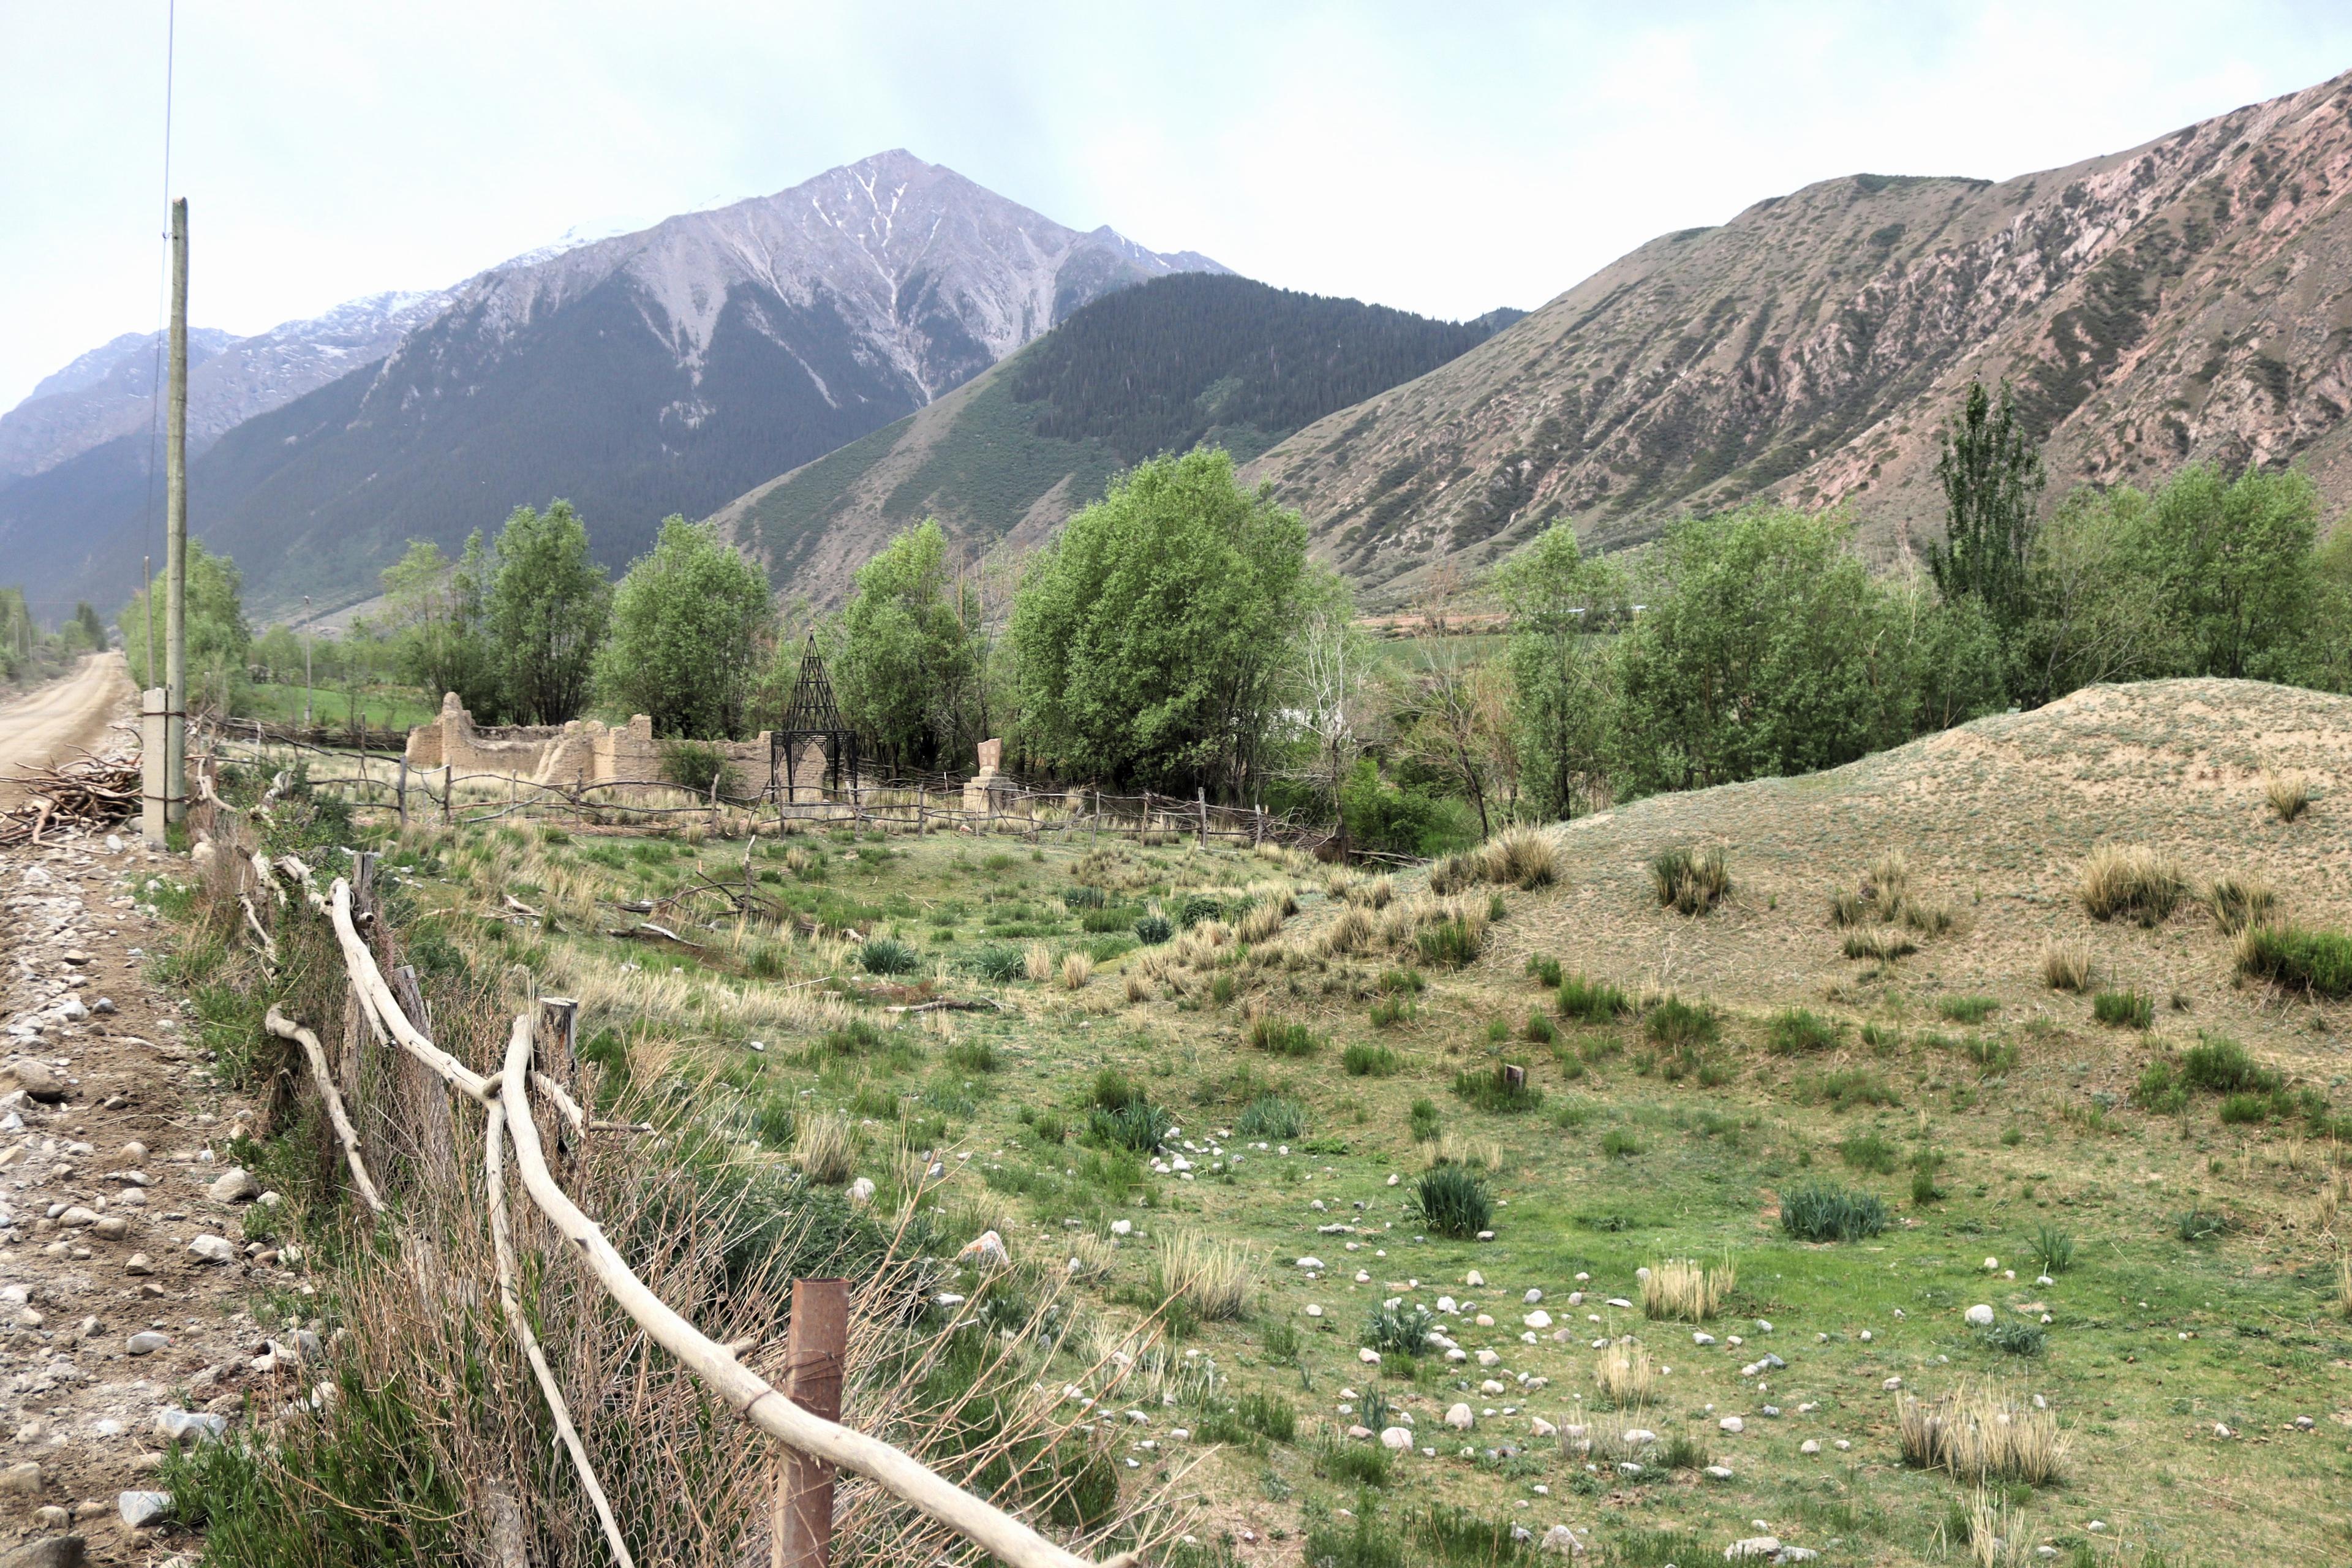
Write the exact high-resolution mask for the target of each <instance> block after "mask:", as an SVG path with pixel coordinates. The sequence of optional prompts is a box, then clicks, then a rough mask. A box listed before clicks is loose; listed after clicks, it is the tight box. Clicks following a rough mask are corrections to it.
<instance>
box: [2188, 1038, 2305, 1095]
mask: <svg viewBox="0 0 2352 1568" xmlns="http://www.w3.org/2000/svg"><path fill="white" fill-rule="evenodd" d="M2180 1081H2181V1083H2182V1084H2183V1085H2184V1086H2185V1087H2187V1088H2189V1089H2203V1090H2205V1091H2206V1092H2207V1093H2209V1094H2263V1095H2268V1094H2273V1093H2276V1092H2277V1091H2278V1090H2279V1089H2281V1088H2283V1087H2284V1084H2285V1081H2286V1080H2285V1079H2283V1078H2281V1077H2280V1076H2279V1075H2278V1073H2276V1072H2275V1071H2273V1070H2272V1069H2271V1068H2265V1067H2263V1066H2262V1065H2260V1064H2259V1063H2257V1062H2256V1061H2255V1060H2254V1058H2252V1057H2250V1056H2248V1055H2247V1054H2246V1047H2243V1046H2242V1045H2240V1044H2238V1042H2237V1041H2235V1040H2232V1039H2229V1038H2227V1037H2223V1036H2221V1035H2200V1037H2198V1040H2197V1043H2196V1044H2195V1045H2193V1046H2191V1047H2189V1048H2188V1049H2187V1050H2185V1051H2183V1052H2181V1053H2180Z"/></svg>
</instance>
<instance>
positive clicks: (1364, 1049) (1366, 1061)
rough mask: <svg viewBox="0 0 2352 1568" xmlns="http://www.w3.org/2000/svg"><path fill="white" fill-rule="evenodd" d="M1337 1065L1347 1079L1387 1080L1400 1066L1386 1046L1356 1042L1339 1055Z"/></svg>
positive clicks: (1396, 1058)
mask: <svg viewBox="0 0 2352 1568" xmlns="http://www.w3.org/2000/svg"><path fill="white" fill-rule="evenodd" d="M1339 1065H1340V1066H1341V1067H1342V1068H1346V1069H1347V1073H1348V1076H1349V1078H1388V1077H1390V1076H1391V1075H1392V1074H1393V1073H1395V1071H1396V1070H1397V1068H1398V1067H1399V1066H1400V1065H1401V1064H1400V1061H1399V1058H1398V1057H1397V1054H1396V1053H1395V1052H1394V1051H1392V1050H1391V1049H1389V1048H1388V1047H1386V1046H1375V1045H1370V1044H1368V1043H1367V1042H1365V1041H1361V1040H1359V1041H1356V1042H1355V1043H1353V1044H1351V1045H1349V1047H1348V1048H1347V1049H1346V1050H1344V1051H1341V1052H1340V1053H1339Z"/></svg>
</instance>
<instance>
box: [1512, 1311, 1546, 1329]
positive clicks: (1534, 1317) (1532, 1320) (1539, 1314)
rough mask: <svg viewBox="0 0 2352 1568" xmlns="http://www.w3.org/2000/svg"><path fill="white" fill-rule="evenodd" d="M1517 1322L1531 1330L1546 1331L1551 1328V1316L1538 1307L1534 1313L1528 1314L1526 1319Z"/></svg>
mask: <svg viewBox="0 0 2352 1568" xmlns="http://www.w3.org/2000/svg"><path fill="white" fill-rule="evenodd" d="M1519 1321H1521V1322H1522V1323H1525V1324H1526V1325H1527V1326H1528V1327H1529V1328H1531V1329H1548V1328H1550V1327H1551V1314H1550V1313H1549V1312H1547V1311H1545V1310H1543V1309H1542V1308H1541V1307H1538V1308H1537V1309H1536V1310H1534V1311H1532V1312H1529V1313H1528V1315H1527V1316H1526V1317H1524V1318H1521V1319H1520V1320H1519Z"/></svg>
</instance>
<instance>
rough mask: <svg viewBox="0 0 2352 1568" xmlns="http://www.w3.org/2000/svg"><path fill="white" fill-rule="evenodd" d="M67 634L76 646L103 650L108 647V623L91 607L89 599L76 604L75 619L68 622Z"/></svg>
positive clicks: (97, 650) (95, 650) (96, 650)
mask: <svg viewBox="0 0 2352 1568" xmlns="http://www.w3.org/2000/svg"><path fill="white" fill-rule="evenodd" d="M66 635H67V637H68V638H69V639H70V641H71V643H72V645H73V646H75V647H84V648H88V649H89V650H90V651H92V652H94V653H95V652H102V651H104V649H105V647H106V623H105V622H104V621H102V620H100V619H99V616H98V612H97V611H96V610H94V609H92V608H90V605H89V600H87V599H84V600H82V601H81V602H80V603H79V604H77V605H74V613H73V619H72V620H71V621H69V622H68V623H67V624H66Z"/></svg>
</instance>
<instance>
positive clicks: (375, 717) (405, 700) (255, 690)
mask: <svg viewBox="0 0 2352 1568" xmlns="http://www.w3.org/2000/svg"><path fill="white" fill-rule="evenodd" d="M440 709H441V704H440V702H439V700H437V699H434V700H427V699H426V697H425V693H424V691H423V690H422V689H418V688H416V687H413V686H372V687H369V688H368V689H366V690H364V691H362V692H361V693H360V700H359V712H360V717H361V719H362V721H364V722H365V723H366V724H367V725H368V727H369V728H370V729H375V730H382V729H386V728H390V729H402V728H405V727H407V726H409V725H412V724H422V723H425V721H428V720H430V719H431V718H432V717H433V716H434V715H435V714H436V713H437V712H439V711H440ZM310 712H311V715H312V717H313V718H314V719H315V720H316V721H317V722H318V723H320V724H323V725H328V726H338V725H349V724H350V723H351V721H352V699H351V694H350V693H348V692H345V691H332V690H329V689H327V688H325V687H323V686H321V687H316V688H313V689H311V692H310ZM238 714H239V717H241V718H247V719H258V720H261V721H263V722H264V723H269V724H299V723H300V722H301V721H302V688H301V686H300V685H299V684H297V685H291V686H289V685H283V684H275V685H255V686H250V687H247V689H246V691H245V696H244V699H243V700H242V701H240V702H239V704H238Z"/></svg>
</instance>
